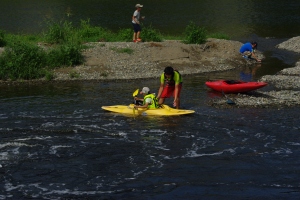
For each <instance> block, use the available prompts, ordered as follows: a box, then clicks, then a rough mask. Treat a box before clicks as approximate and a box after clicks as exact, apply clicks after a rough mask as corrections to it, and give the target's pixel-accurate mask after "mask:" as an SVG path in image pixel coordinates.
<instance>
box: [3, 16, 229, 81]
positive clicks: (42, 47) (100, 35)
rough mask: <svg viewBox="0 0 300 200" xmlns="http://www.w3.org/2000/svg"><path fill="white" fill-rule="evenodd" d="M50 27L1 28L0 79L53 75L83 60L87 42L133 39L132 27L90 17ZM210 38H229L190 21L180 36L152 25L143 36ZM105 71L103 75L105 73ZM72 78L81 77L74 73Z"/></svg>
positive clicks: (187, 39) (198, 41) (148, 38)
mask: <svg viewBox="0 0 300 200" xmlns="http://www.w3.org/2000/svg"><path fill="white" fill-rule="evenodd" d="M45 23H47V28H46V29H45V30H44V31H43V32H42V33H40V34H35V35H33V34H10V33H6V32H5V31H2V30H0V47H5V50H4V52H3V53H2V54H1V55H0V80H22V79H25V80H30V79H38V78H45V79H46V80H52V79H53V78H54V75H53V69H55V68H59V67H65V66H75V65H79V64H82V63H83V56H82V53H81V52H82V50H83V49H84V48H90V47H87V46H86V45H84V44H85V43H87V42H131V41H132V35H133V30H132V29H131V28H127V29H120V30H118V31H116V32H113V31H111V30H108V29H106V28H103V27H99V26H93V25H91V24H90V20H89V19H88V20H81V21H80V25H79V26H78V27H75V26H73V24H72V23H71V22H69V21H67V20H62V21H59V22H53V21H46V22H45ZM208 37H212V38H219V39H229V36H227V35H226V34H224V33H211V34H208V33H207V30H206V29H205V28H203V27H199V26H197V25H196V24H195V23H194V22H190V23H189V24H188V25H187V27H186V28H185V30H183V33H182V34H181V35H177V36H173V35H163V34H161V33H160V32H159V31H158V30H157V29H155V28H154V27H153V26H152V25H150V26H143V25H142V32H141V38H142V40H143V41H144V42H161V41H163V40H181V41H183V42H185V43H188V44H202V43H205V42H206V39H207V38H208ZM112 50H114V51H116V52H118V53H128V54H132V53H133V50H132V49H130V48H121V49H118V48H112ZM106 75H107V74H104V75H103V76H106ZM70 76H71V77H72V78H76V77H78V76H77V74H74V73H71V74H70Z"/></svg>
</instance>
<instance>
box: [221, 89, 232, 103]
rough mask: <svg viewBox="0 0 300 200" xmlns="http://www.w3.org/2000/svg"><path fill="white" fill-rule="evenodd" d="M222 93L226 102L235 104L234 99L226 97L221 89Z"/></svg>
mask: <svg viewBox="0 0 300 200" xmlns="http://www.w3.org/2000/svg"><path fill="white" fill-rule="evenodd" d="M222 94H223V95H224V97H225V98H226V99H227V104H235V102H234V101H232V100H231V99H229V98H228V97H227V95H226V94H225V93H224V91H223V90H222Z"/></svg>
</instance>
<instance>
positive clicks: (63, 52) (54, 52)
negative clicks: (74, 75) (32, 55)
mask: <svg viewBox="0 0 300 200" xmlns="http://www.w3.org/2000/svg"><path fill="white" fill-rule="evenodd" d="M81 49H82V47H81V46H80V45H74V44H64V45H61V46H58V47H56V48H53V49H51V50H50V51H49V52H48V53H47V66H48V67H50V68H51V69H53V68H56V67H63V66H73V65H78V64H81V63H82V62H83V56H82V54H81Z"/></svg>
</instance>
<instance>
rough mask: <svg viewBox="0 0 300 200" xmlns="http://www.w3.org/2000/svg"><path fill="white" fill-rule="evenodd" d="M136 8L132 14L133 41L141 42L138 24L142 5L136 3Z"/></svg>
mask: <svg viewBox="0 0 300 200" xmlns="http://www.w3.org/2000/svg"><path fill="white" fill-rule="evenodd" d="M135 7H136V10H135V11H134V13H133V16H132V25H133V31H134V32H133V42H141V41H142V40H141V38H140V34H141V30H142V29H141V26H140V13H141V10H142V7H143V5H141V4H139V3H138V4H136V5H135ZM144 18H145V17H141V19H144Z"/></svg>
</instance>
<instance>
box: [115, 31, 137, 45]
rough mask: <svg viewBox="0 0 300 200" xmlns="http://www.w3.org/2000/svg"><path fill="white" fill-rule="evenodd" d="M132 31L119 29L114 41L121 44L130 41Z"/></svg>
mask: <svg viewBox="0 0 300 200" xmlns="http://www.w3.org/2000/svg"><path fill="white" fill-rule="evenodd" d="M132 35H133V30H132V29H129V28H127V29H120V30H119V31H118V33H117V36H116V40H117V41H121V42H131V41H132Z"/></svg>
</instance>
